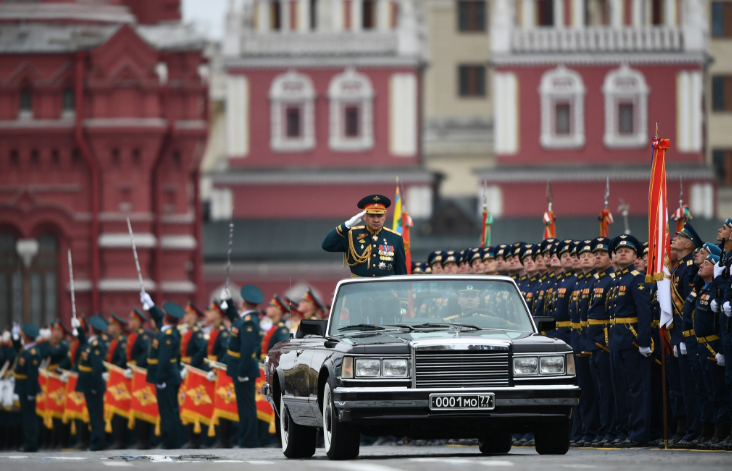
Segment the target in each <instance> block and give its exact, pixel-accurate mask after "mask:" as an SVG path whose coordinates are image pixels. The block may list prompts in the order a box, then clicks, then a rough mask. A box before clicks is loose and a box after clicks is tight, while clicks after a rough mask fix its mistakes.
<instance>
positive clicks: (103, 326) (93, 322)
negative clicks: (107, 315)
mask: <svg viewBox="0 0 732 471" xmlns="http://www.w3.org/2000/svg"><path fill="white" fill-rule="evenodd" d="M89 325H90V326H91V327H92V329H95V330H98V331H100V332H104V331H105V330H107V321H105V320H104V318H103V317H102V316H91V318H89Z"/></svg>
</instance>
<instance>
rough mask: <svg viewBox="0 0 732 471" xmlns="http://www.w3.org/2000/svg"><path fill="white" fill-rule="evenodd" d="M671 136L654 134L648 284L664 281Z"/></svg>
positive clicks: (649, 212) (649, 200) (649, 198)
mask: <svg viewBox="0 0 732 471" xmlns="http://www.w3.org/2000/svg"><path fill="white" fill-rule="evenodd" d="M670 145H671V141H670V140H669V139H660V138H659V137H658V135H656V136H654V137H653V163H652V166H651V182H650V187H649V190H648V269H647V271H646V283H652V282H654V281H658V280H662V279H663V277H664V273H663V263H664V258H665V256H666V255H667V254H668V253H669V251H670V247H669V238H668V236H667V231H668V227H667V225H668V203H667V201H666V149H668V148H669V146H670Z"/></svg>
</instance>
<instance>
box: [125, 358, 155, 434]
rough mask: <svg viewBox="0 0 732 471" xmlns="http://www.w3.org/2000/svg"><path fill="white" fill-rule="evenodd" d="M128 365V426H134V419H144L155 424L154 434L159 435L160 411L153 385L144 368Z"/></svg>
mask: <svg viewBox="0 0 732 471" xmlns="http://www.w3.org/2000/svg"><path fill="white" fill-rule="evenodd" d="M128 366H129V367H130V368H131V369H132V387H131V394H130V395H131V396H132V397H131V398H130V413H129V428H130V429H132V428H134V426H135V420H136V419H139V420H144V421H145V422H149V423H151V424H155V435H160V411H159V410H158V398H157V396H156V395H155V385H154V384H152V383H148V382H147V370H146V369H144V368H140V367H139V366H134V365H128Z"/></svg>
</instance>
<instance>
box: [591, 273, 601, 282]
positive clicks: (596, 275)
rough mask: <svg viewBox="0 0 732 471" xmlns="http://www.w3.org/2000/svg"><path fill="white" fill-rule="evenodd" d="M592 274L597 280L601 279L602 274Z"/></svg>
mask: <svg viewBox="0 0 732 471" xmlns="http://www.w3.org/2000/svg"><path fill="white" fill-rule="evenodd" d="M592 276H594V277H595V279H596V280H599V279H600V275H598V274H597V273H595V274H594V275H592Z"/></svg>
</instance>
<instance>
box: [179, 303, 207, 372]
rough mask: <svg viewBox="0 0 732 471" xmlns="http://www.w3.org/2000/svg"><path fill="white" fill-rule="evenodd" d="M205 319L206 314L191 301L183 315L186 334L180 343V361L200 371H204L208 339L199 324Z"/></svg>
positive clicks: (182, 336)
mask: <svg viewBox="0 0 732 471" xmlns="http://www.w3.org/2000/svg"><path fill="white" fill-rule="evenodd" d="M204 317H205V314H204V312H203V311H202V310H200V309H199V308H198V306H196V305H195V304H193V303H192V302H190V301H189V302H188V305H187V306H186V308H185V314H184V315H183V323H184V332H183V334H182V335H181V341H180V361H181V362H183V363H186V364H188V365H191V366H192V367H194V368H198V369H199V370H200V369H203V359H204V358H206V339H205V337H204V335H203V331H202V330H201V326H200V324H199V321H200V320H201V319H203V318H204Z"/></svg>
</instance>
